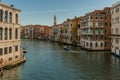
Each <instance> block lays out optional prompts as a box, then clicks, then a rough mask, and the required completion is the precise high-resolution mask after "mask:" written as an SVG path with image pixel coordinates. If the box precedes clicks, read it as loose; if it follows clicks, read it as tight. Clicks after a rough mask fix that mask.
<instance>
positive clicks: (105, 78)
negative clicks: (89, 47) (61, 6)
mask: <svg viewBox="0 0 120 80" xmlns="http://www.w3.org/2000/svg"><path fill="white" fill-rule="evenodd" d="M21 44H22V45H21V46H22V47H25V46H28V49H27V50H28V52H27V54H25V56H26V60H27V62H26V63H24V64H22V65H20V66H18V67H15V68H13V69H10V70H6V71H4V74H3V78H2V79H1V80H120V61H119V59H118V58H115V57H114V56H113V55H111V54H110V52H103V51H102V52H89V51H85V50H80V49H79V47H77V48H76V47H73V46H70V47H71V49H72V50H73V51H65V50H64V49H63V47H64V45H59V44H57V43H51V42H45V41H38V40H21ZM78 50H79V51H78Z"/></svg>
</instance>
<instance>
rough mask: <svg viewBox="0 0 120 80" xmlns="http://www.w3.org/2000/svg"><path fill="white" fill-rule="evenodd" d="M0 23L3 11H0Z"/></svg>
mask: <svg viewBox="0 0 120 80" xmlns="http://www.w3.org/2000/svg"><path fill="white" fill-rule="evenodd" d="M0 22H3V10H0Z"/></svg>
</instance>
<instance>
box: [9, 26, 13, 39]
mask: <svg viewBox="0 0 120 80" xmlns="http://www.w3.org/2000/svg"><path fill="white" fill-rule="evenodd" d="M9 39H10V40H11V39H12V28H10V29H9Z"/></svg>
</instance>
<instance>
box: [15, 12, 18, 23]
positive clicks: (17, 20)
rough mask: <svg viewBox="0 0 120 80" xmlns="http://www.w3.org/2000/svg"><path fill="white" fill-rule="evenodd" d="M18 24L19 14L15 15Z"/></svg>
mask: <svg viewBox="0 0 120 80" xmlns="http://www.w3.org/2000/svg"><path fill="white" fill-rule="evenodd" d="M15 20H16V24H18V14H16V15H15Z"/></svg>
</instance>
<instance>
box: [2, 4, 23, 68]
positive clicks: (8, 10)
mask: <svg viewBox="0 0 120 80" xmlns="http://www.w3.org/2000/svg"><path fill="white" fill-rule="evenodd" d="M0 58H1V59H2V60H3V63H2V66H6V65H11V64H13V63H15V62H17V61H20V60H22V59H25V58H24V55H23V53H22V51H21V49H20V10H19V9H16V8H14V6H13V5H11V6H8V5H5V4H3V3H2V2H0Z"/></svg>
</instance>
